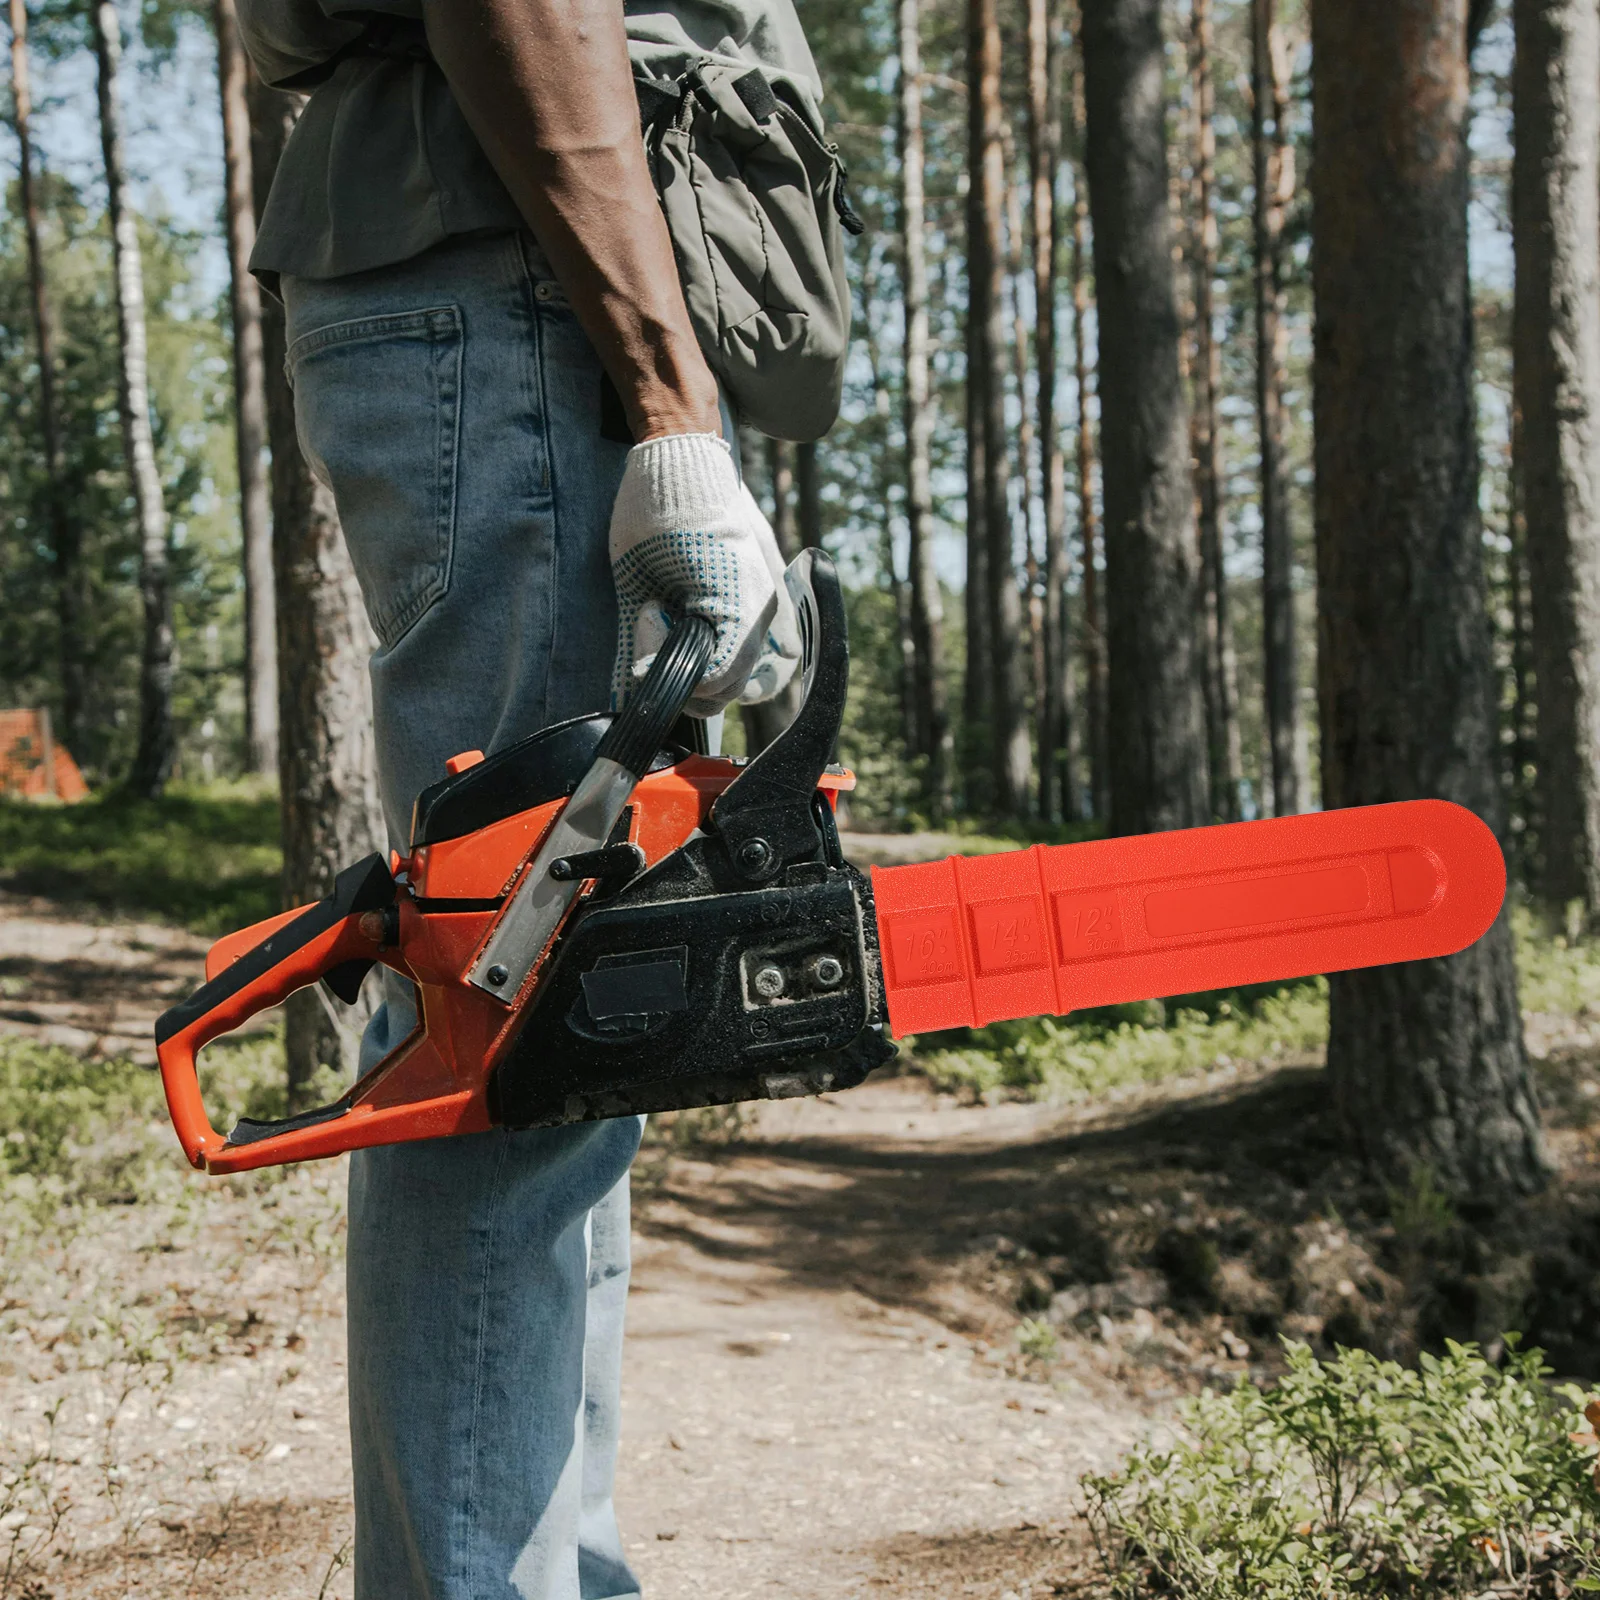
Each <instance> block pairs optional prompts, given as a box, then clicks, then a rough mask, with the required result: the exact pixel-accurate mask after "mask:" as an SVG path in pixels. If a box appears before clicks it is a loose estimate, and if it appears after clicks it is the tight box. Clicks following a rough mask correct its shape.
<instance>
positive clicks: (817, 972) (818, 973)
mask: <svg viewBox="0 0 1600 1600" xmlns="http://www.w3.org/2000/svg"><path fill="white" fill-rule="evenodd" d="M811 976H812V977H813V978H815V979H816V981H817V982H818V983H819V984H820V985H821V986H822V987H823V988H824V989H832V988H835V987H837V986H838V984H839V981H840V980H841V979H842V978H843V977H844V967H843V966H842V965H841V963H840V961H839V959H838V957H837V956H818V957H817V959H816V960H815V961H813V962H812V963H811Z"/></svg>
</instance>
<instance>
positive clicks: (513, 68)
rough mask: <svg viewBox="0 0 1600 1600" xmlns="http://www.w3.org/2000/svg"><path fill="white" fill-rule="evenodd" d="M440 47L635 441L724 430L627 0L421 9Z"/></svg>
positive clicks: (428, 3) (482, 0)
mask: <svg viewBox="0 0 1600 1600" xmlns="http://www.w3.org/2000/svg"><path fill="white" fill-rule="evenodd" d="M423 14H424V18H425V20H426V24H427V29H428V44H429V48H430V49H431V50H432V52H433V55H434V57H435V59H436V60H437V61H438V62H439V65H440V66H441V67H442V68H443V70H444V74H445V77H446V78H447V79H448V81H449V83H450V87H451V90H452V91H453V92H454V94H455V96H456V99H457V100H458V101H459V103H460V105H461V109H462V111H463V112H464V113H465V115H466V118H467V121H468V122H469V123H470V124H471V125H472V129H473V132H474V133H475V134H476V135H477V136H478V140H479V142H480V143H481V144H482V145H483V148H484V151H485V152H486V154H487V155H488V157H489V159H490V161H492V162H493V163H494V166H495V169H496V171H497V172H498V173H499V174H500V177H501V179H502V181H503V182H504V183H505V185H506V187H507V189H509V190H510V192H511V198H512V199H513V200H514V201H515V202H516V205H517V208H518V209H519V210H520V211H521V212H522V215H523V216H524V217H525V218H526V219H527V222H528V226H529V227H530V228H531V229H532V230H533V232H534V234H535V235H536V236H537V238H538V240H539V243H540V244H541V245H542V246H543V248H544V250H545V253H546V254H547V255H548V256H549V258H550V264H551V265H552V266H553V267H554V268H555V271H556V276H557V277H558V278H560V280H561V282H562V285H563V286H564V287H565V289H566V291H567V297H568V299H569V300H570V301H571V303H572V309H573V311H574V312H575V313H576V315H577V317H578V320H579V321H580V322H581V323H582V324H583V327H584V330H585V332H587V333H588V335H589V337H590V338H591V339H592V340H593V341H594V345H595V348H596V350H597V351H598V352H599V354H600V359H601V360H602V361H603V362H604V363H605V367H606V370H607V371H608V372H609V373H610V374H611V378H612V381H613V382H614V383H615V384H616V386H617V389H618V391H619V392H620V394H621V396H622V402H623V405H624V406H625V407H626V409H627V412H628V420H629V422H630V424H631V425H632V427H633V432H634V436H635V438H637V439H641V440H642V439H646V438H653V437H658V436H660V435H662V434H669V433H686V432H716V431H718V429H719V428H720V419H719V415H718V410H717V386H716V380H715V379H714V378H713V377H712V376H711V371H710V369H709V368H708V367H707V366H706V362H705V357H704V356H703V355H702V354H701V352H700V347H699V345H698V343H697V342H696V340H695V336H694V329H693V327H692V326H691V324H690V321H689V313H688V310H687V308H686V307H685V305H684V303H683V291H682V289H681V288H680V287H679V283H678V269H677V263H676V262H675V261H674V259H673V255H672V241H671V238H670V237H669V236H668V233H667V225H666V221H665V219H664V218H663V217H662V215H661V208H660V205H659V204H658V202H657V200H656V194H655V188H654V186H653V185H652V183H651V181H650V172H649V167H648V164H647V163H646V160H645V155H644V146H643V142H642V140H641V139H640V136H639V112H638V102H637V100H636V98H635V94H634V87H633V75H632V72H631V70H630V69H629V65H628V51H627V35H626V32H625V28H624V20H623V13H622V6H621V3H620V0H423Z"/></svg>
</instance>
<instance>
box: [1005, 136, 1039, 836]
mask: <svg viewBox="0 0 1600 1600" xmlns="http://www.w3.org/2000/svg"><path fill="white" fill-rule="evenodd" d="M1004 134H1005V139H1004V150H1005V166H1006V272H1005V286H1006V292H1007V295H1008V298H1009V300H1010V306H1011V334H1010V338H1009V340H1008V341H1007V343H1008V345H1009V348H1010V351H1011V381H1012V382H1013V383H1014V384H1015V385H1016V388H1017V401H1018V404H1019V406H1020V408H1021V411H1022V416H1021V418H1020V420H1019V422H1018V425H1017V471H1016V476H1015V478H1014V480H1013V484H1014V487H1015V489H1016V496H1017V507H1016V512H1015V515H1014V517H1013V518H1008V525H1009V526H1011V527H1014V528H1015V529H1016V531H1017V532H1018V533H1019V534H1020V535H1021V536H1022V548H1023V551H1024V556H1023V569H1022V570H1023V579H1022V590H1021V594H1022V611H1023V615H1024V617H1025V618H1026V627H1027V645H1028V653H1027V657H1026V661H1027V677H1026V683H1025V685H1019V701H1018V721H1019V722H1021V721H1022V720H1023V716H1022V708H1023V706H1024V705H1025V704H1027V703H1028V702H1029V696H1030V692H1031V704H1032V706H1033V714H1034V725H1035V727H1038V724H1039V719H1040V718H1041V717H1042V716H1043V714H1044V711H1043V708H1044V674H1045V642H1044V588H1043V582H1042V579H1043V571H1042V568H1041V566H1040V561H1039V540H1038V539H1037V538H1036V537H1035V534H1036V532H1037V528H1036V522H1035V518H1034V504H1035V500H1034V490H1035V485H1034V477H1033V463H1034V458H1035V450H1034V446H1035V443H1036V441H1035V439H1034V416H1035V413H1034V411H1033V409H1032V408H1031V407H1030V406H1029V405H1028V324H1027V318H1026V316H1025V314H1024V311H1023V304H1022V278H1023V273H1024V271H1025V270H1026V268H1027V265H1028V263H1027V260H1026V251H1025V245H1024V241H1025V239H1026V237H1027V236H1026V234H1025V232H1024V230H1023V226H1022V189H1023V185H1024V183H1026V182H1027V176H1026V174H1025V173H1024V172H1023V170H1022V167H1021V165H1020V163H1019V161H1018V152H1017V148H1016V141H1015V139H1014V138H1013V137H1012V133H1011V128H1010V126H1009V124H1008V125H1006V126H1005V128H1004ZM1039 487H1040V488H1041V489H1042V487H1043V485H1042V482H1041V484H1040V485H1039ZM1008 545H1009V539H1008ZM1043 732H1044V730H1043V729H1040V733H1041V735H1042V734H1043ZM1022 735H1023V738H1024V740H1026V738H1027V729H1026V728H1023V730H1022ZM1038 749H1039V753H1040V756H1041V758H1042V761H1043V764H1044V765H1049V764H1050V750H1049V746H1048V745H1047V744H1046V743H1045V741H1044V739H1043V738H1042V737H1041V738H1040V740H1039V744H1038ZM1042 770H1043V766H1042V767H1041V771H1042ZM1040 783H1041V785H1042V783H1043V779H1042V778H1041V779H1040ZM1039 801H1040V806H1039V815H1040V816H1048V815H1049V814H1050V813H1049V812H1048V811H1047V810H1046V809H1045V801H1046V796H1045V795H1044V792H1043V789H1042V787H1041V789H1040V791H1039ZM1023 809H1024V811H1025V810H1026V809H1027V808H1026V804H1024V806H1023Z"/></svg>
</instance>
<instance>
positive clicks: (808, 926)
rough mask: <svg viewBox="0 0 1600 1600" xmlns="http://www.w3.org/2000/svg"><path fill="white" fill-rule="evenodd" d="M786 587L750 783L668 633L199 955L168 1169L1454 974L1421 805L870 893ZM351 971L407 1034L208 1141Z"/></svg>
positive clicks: (968, 869)
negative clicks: (1019, 1035) (797, 699)
mask: <svg viewBox="0 0 1600 1600" xmlns="http://www.w3.org/2000/svg"><path fill="white" fill-rule="evenodd" d="M787 583H788V586H789V589H790V592H791V595H792V596H793V598H794V601H795V604H796V609H797V611H798V613H799V616H800V620H801V634H802V639H803V644H804V649H803V660H802V673H803V676H802V688H803V697H802V700H801V704H800V708H799V710H798V712H797V714H796V715H795V718H794V720H793V722H792V723H791V724H790V726H789V727H788V728H787V730H785V731H784V732H783V733H782V734H780V735H779V737H778V738H777V739H775V740H774V741H773V742H772V743H771V744H770V745H768V746H767V747H766V748H765V749H764V750H762V751H761V752H760V754H759V755H757V756H756V757H755V758H754V759H753V760H750V761H743V760H739V759H737V758H727V757H717V756H711V755H707V754H704V753H701V752H699V751H697V750H695V749H694V748H691V743H692V741H691V740H690V739H689V738H688V736H687V735H686V733H685V730H686V729H688V728H690V727H694V726H697V725H695V724H693V723H690V722H687V721H683V720H680V717H681V713H682V710H683V707H684V705H685V704H686V702H687V701H688V699H689V697H690V695H691V693H692V692H693V690H694V688H695V686H696V684H697V683H698V681H699V679H700V677H701V675H702V673H703V671H704V668H705V665H706V663H707V661H708V660H709V657H710V652H711V648H712V634H711V629H710V627H709V626H708V625H707V624H706V623H705V622H703V621H702V620H700V619H698V618H694V617H686V618H683V619H681V620H680V621H679V622H677V623H676V624H675V626H674V627H673V629H672V631H671V633H670V634H669V636H668V639H667V642H666V644H665V645H664V646H663V647H662V649H661V651H660V652H659V653H658V655H657V657H656V659H655V661H654V663H653V664H652V666H651V669H650V671H649V673H648V674H647V675H646V677H645V679H644V682H643V683H642V684H641V685H640V687H639V688H638V689H637V690H636V691H635V692H634V694H633V696H632V697H631V698H630V700H629V702H628V704H627V706H626V707H625V708H624V709H623V710H622V711H621V712H619V713H616V714H614V715H613V714H601V715H595V716H587V717H578V718H575V719H573V720H571V721H567V722H562V723H558V724H556V725H555V726H554V727H550V728H546V729H544V730H543V731H542V732H540V733H536V734H534V735H532V736H531V737H529V738H526V739H523V740H521V741H520V742H518V743H515V744H512V745H509V746H507V747H506V748H504V749H502V750H499V751H497V752H495V753H494V754H493V755H489V756H484V755H482V754H481V753H480V752H478V751H469V752H466V753H464V754H462V755H459V756H455V757H453V758H451V760H450V761H449V762H448V763H447V764H446V765H447V768H448V771H447V774H446V776H445V777H444V778H443V779H442V780H441V781H440V782H438V783H435V784H434V785H433V786H432V787H430V788H428V789H425V790H424V791H423V792H422V794H421V795H420V796H418V798H417V801H416V804H415V807H414V809H413V814H412V822H411V837H410V843H409V846H408V850H407V853H406V854H405V855H404V856H401V855H399V854H398V852H395V853H391V855H390V857H389V858H388V859H387V860H385V859H384V858H383V857H382V856H380V855H372V856H369V857H368V858H367V859H366V860H364V861H360V862H357V863H356V864H355V865H354V866H352V867H349V868H347V869H346V870H345V871H343V872H341V873H340V874H339V875H338V878H337V879H336V880H335V883H334V887H333V891H332V893H331V894H329V895H328V896H327V897H326V898H325V899H322V900H319V901H317V902H316V903H315V904H313V905H309V906H301V907H298V908H297V909H295V910H292V911H286V912H284V913H283V914H282V915H280V916H276V917H272V918H269V919H268V920H267V921H265V922H260V923H257V924H255V925H254V926H253V927H249V928H245V929H243V930H242V931H240V932H238V933H235V934H232V935H230V936H228V937H227V938H224V939H221V940H219V941H218V942H217V943H216V944H215V945H213V946H212V948H211V950H210V952H209V954H208V956H207V958H206V974H205V976H206V981H205V982H204V983H203V984H202V985H201V987H200V988H199V989H197V990H196V991H195V992H194V994H192V995H191V996H190V997H189V998H188V999H186V1000H184V1001H182V1002H180V1003H179V1004H177V1005H175V1006H173V1007H172V1008H171V1009H170V1010H168V1011H166V1012H165V1013H164V1014H163V1015H162V1017H161V1018H160V1020H159V1021H158V1022H157V1024H156V1043H157V1050H158V1054H159V1058H160V1064H161V1075H162V1080H163V1083H164V1085H165V1089H166V1095H167V1105H168V1108H169V1110H170V1111H171V1114H172V1120H173V1124H174V1126H175V1128H176V1130H177V1134H178V1138H179V1141H180V1142H181V1143H182V1145H183V1149H184V1153H185V1154H186V1155H187V1156H188V1158H189V1160H190V1161H191V1162H192V1163H193V1164H194V1165H195V1166H196V1167H200V1168H204V1169H205V1170H207V1171H210V1172H217V1173H221V1172H239V1171H243V1170H245V1169H247V1168H252V1167H262V1166H270V1165H275V1164H278V1163H283V1162H292V1161H307V1160H313V1159H316V1158H319V1157H326V1156H334V1155H338V1154H340V1153H341V1152H343V1151H346V1150H353V1149H358V1148H361V1147H363V1146H369V1145H379V1144H393V1143H397V1142H400V1141H403V1140H409V1139H433V1138H439V1137H442V1136H445V1135H450V1134H463V1133H474V1132H481V1131H483V1130H485V1129H488V1128H492V1127H496V1126H503V1127H510V1128H529V1127H542V1126H548V1125H552V1124H558V1123H568V1122H581V1121H587V1120H592V1119H595V1118H603V1117H616V1116H625V1115H631V1114H636V1113H640V1112H652V1111H664V1110H675V1109H682V1108H686V1107H691V1106H703V1105H719V1104H727V1103H731V1102H734V1101H740V1100H752V1099H762V1098H786V1097H789V1096H796V1095H811V1094H818V1093H821V1092H824V1091H827V1090H838V1089H846V1088H849V1087H852V1086H853V1085H855V1084H858V1083H860V1082H861V1081H862V1080H863V1079H864V1078H865V1077H866V1076H867V1074H868V1073H869V1072H871V1071H872V1070H873V1068H875V1067H878V1066H880V1065H882V1064H883V1063H884V1062H886V1061H888V1060H889V1059H890V1058H891V1057H892V1056H893V1055H894V1053H895V1046H894V1044H893V1043H892V1042H891V1035H893V1036H898V1037H902V1038H903V1037H905V1036H907V1035H912V1034H922V1033H928V1032H932V1031H935V1030H939V1029H947V1028H962V1027H968V1028H970V1027H981V1026H983V1025H984V1024H987V1023H990V1022H994V1021H998V1020H1001V1019H1018V1018H1025V1017H1034V1016H1042V1015H1063V1014H1065V1013H1067V1012H1069V1011H1072V1010H1076V1009H1081V1008H1087V1007H1092V1006H1107V1005H1113V1004H1117V1003H1121V1002H1125V1001H1132V1000H1145V999H1151V998H1155V997H1159V996H1165V995H1174V994H1188V993H1194V992H1197V991H1201V990H1217V989H1230V988H1235V987H1239V986H1242V985H1246V984H1255V983H1262V982H1268V981H1276V980H1288V979H1292V978H1298V977H1304V976H1307V975H1310V974H1313V973H1320V972H1332V971H1337V970H1341V969H1345V968H1351V967H1364V966H1374V965H1378V964H1381V963H1384V962H1392V961H1415V960H1420V959H1423V958H1425V957H1433V956H1443V955H1448V954H1450V953H1452V952H1454V951H1457V950H1460V949H1462V948H1464V947H1465V946H1466V945H1469V944H1471V943H1472V942H1473V941H1474V940H1475V939H1477V938H1478V937H1479V936H1480V935H1481V934H1482V933H1484V931H1485V930H1486V929H1487V928H1488V927H1489V925H1490V924H1491V923H1492V922H1493V921H1494V918H1495V916H1496V915H1497V913H1498V911H1499V909H1500V904H1501V901H1502V899H1503V897H1504V893H1505V865H1504V861H1503V859H1502V857H1501V854H1500V849H1499V846H1498V845H1497V843H1496V841H1495V838H1494V835H1493V834H1492V833H1491V832H1490V830H1489V829H1488V827H1486V826H1485V825H1484V823H1483V822H1481V821H1480V820H1479V819H1478V818H1477V817H1476V816H1474V815H1473V814H1472V813H1471V812H1469V811H1466V810H1464V809H1462V808H1461V807H1459V806H1455V805H1451V804H1447V803H1446V802H1443V801H1439V800H1416V801H1407V802H1402V803H1398V804H1392V805H1376V806H1361V807H1355V808H1351V809H1349V810H1342V811H1329V812H1323V813H1320V814H1315V815H1308V816H1296V817H1281V818H1277V819H1274V820H1270V821H1259V822H1244V823H1232V824H1226V825H1221V826H1216V827H1207V828H1195V829H1189V830H1185V831H1178V832H1171V833H1161V834H1149V835H1143V836H1140V837H1134V838H1120V839H1105V840H1094V841H1089V842H1086V843H1080V844H1067V845H1034V846H1032V847H1031V848H1028V849H1018V850H1013V851H1008V852H1003V853H1000V854H995V855H981V856H970V857H962V856H955V857H951V858H949V859H946V860H943V861H934V862H927V863H919V864H913V865H904V866H891V867H873V868H872V869H871V873H870V876H869V875H867V874H864V873H862V872H861V871H859V870H858V869H857V868H856V867H854V866H852V865H851V864H850V862H849V861H848V860H847V859H846V858H845V855H844V853H843V850H842V848H841V842H840V836H839V831H838V828H837V826H836V822H835V808H836V806H837V803H838V799H839V796H840V794H841V793H842V792H844V791H846V790H849V789H851V788H853V787H854V784H855V779H854V777H853V776H852V775H851V774H850V773H849V772H847V771H846V770H845V769H844V768H842V767H840V766H838V765H835V764H833V762H832V754H833V751H834V748H835V744H836V741H837V738H838V734H839V728H840V722H841V719H842V716H843V713H844V706H845V693H846V687H847V680H848V676H849V653H848V649H847V644H846V637H845V612H844V599H843V595H842V592H841V589H840V584H839V579H838V575H837V573H836V572H835V570H834V567H833V564H832V562H831V561H829V559H828V558H827V557H826V556H825V555H823V554H821V553H820V552H817V551H807V552H805V553H804V554H802V555H801V556H800V557H799V558H798V560H797V561H796V562H795V563H794V564H793V565H792V566H791V568H790V570H789V573H788V575H787ZM374 964H381V965H383V966H384V967H387V968H389V969H391V970H392V971H394V972H396V973H398V974H400V975H401V976H402V977H404V978H406V979H408V980H409V981H410V982H411V983H412V984H413V985H415V988H416V993H417V996H418V1007H417V1012H418V1018H419V1020H418V1023H417V1026H416V1028H415V1029H414V1030H413V1032H412V1033H411V1034H410V1036H409V1037H408V1038H406V1039H405V1040H403V1041H402V1042H401V1043H400V1044H399V1045H397V1046H396V1047H395V1048H394V1049H392V1050H391V1051H390V1052H389V1054H388V1055H386V1056H385V1057H384V1058H383V1059H382V1060H381V1061H378V1062H377V1063H376V1064H375V1065H373V1066H371V1067H370V1068H369V1069H368V1070H366V1071H365V1072H363V1073H362V1074H361V1076H360V1077H359V1078H358V1080H357V1081H356V1082H355V1083H354V1084H353V1085H352V1086H351V1087H350V1089H349V1090H348V1091H347V1092H346V1093H344V1094H343V1095H341V1096H340V1097H339V1098H338V1099H337V1100H335V1101H333V1102H332V1103H331V1104H329V1105H324V1106H320V1107H317V1108H316V1109H314V1110H309V1111H301V1112H298V1113H297V1114H295V1115H292V1116H288V1117H284V1118H282V1119H280V1120H276V1121H264V1120H258V1119H254V1118H249V1117H245V1118H241V1119H240V1120H239V1121H238V1122H237V1123H236V1124H235V1126H234V1127H233V1128H232V1130H231V1131H230V1132H229V1133H228V1134H226V1135H223V1134H220V1133H218V1132H217V1131H216V1130H215V1129H214V1128H213V1127H212V1126H211V1123H210V1121H209V1119H208V1117H207V1114H206V1110H205V1106H204V1103H203V1099H202V1095H201V1090H200V1084H199V1079H198V1075H197V1072H196V1065H195V1063H196V1057H197V1055H198V1054H199V1052H200V1051H201V1049H202V1048H203V1047H204V1046H205V1045H206V1044H208V1043H210V1042H211V1041H213V1040H215V1039H217V1038H219V1037H221V1036H222V1035H224V1034H226V1033H228V1032H229V1031H231V1030H232V1029H235V1028H237V1027H239V1026H240V1025H241V1024H242V1023H243V1022H245V1021H246V1020H247V1019H248V1018H249V1017H251V1016H253V1015H255V1014H256V1013H258V1012H260V1011H262V1010H265V1009H266V1008H268V1007H270V1006H274V1005H277V1004H278V1003H279V1002H281V1001H282V1000H283V999H284V998H285V997H286V996H288V995H289V994H290V993H291V992H293V991H294V990H296V989H299V988H302V987H304V986H306V985H309V984H312V983H317V982H320V983H322V984H323V985H324V987H325V988H326V989H327V990H328V991H329V992H330V993H331V994H332V995H333V996H335V997H336V998H337V999H339V1000H341V1001H343V1002H345V1003H346V1004H349V1003H353V1002H354V1000H355V999H356V995H357V992H358V990H359V989H360V986H361V983H362V980H363V979H364V978H365V977H366V975H367V973H368V972H369V971H370V970H371V969H372V967H373V966H374Z"/></svg>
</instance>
